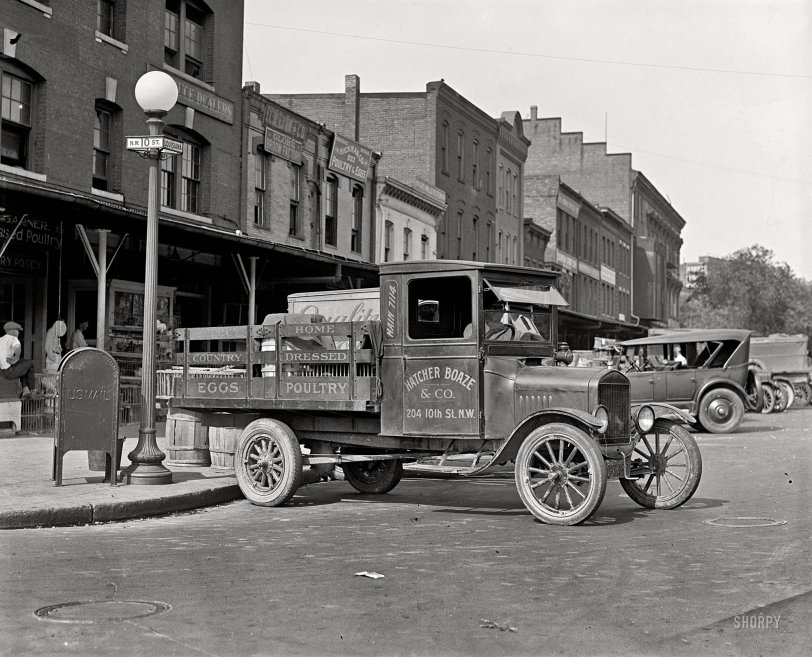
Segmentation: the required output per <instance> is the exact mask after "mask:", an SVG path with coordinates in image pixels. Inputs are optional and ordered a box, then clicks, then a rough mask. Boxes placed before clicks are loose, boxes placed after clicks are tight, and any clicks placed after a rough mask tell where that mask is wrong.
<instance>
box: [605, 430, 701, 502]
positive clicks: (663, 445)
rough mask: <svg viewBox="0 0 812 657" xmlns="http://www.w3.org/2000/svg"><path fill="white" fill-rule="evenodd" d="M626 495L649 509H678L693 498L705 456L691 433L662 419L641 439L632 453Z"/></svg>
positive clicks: (623, 485)
mask: <svg viewBox="0 0 812 657" xmlns="http://www.w3.org/2000/svg"><path fill="white" fill-rule="evenodd" d="M631 475H632V478H630V479H621V480H620V485H621V486H622V487H623V490H624V491H626V494H627V495H628V496H629V497H630V498H632V500H634V501H635V502H637V504H639V505H640V506H644V507H646V508H648V509H676V508H677V507H678V506H680V505H681V504H684V503H685V502H686V501H688V500H689V499H691V496H692V495H693V494H694V492H695V491H696V488H697V486H699V480H700V478H701V477H702V456H701V454H700V453H699V448H698V447H697V445H696V441H695V440H694V437H693V436H692V435H691V434H690V433H689V432H688V430H687V429H686V428H685V427H683V426H681V425H679V424H677V423H676V422H672V421H671V420H663V419H659V420H656V421H655V422H654V426H653V427H652V428H651V430H650V431H649V432H648V433H646V434H644V435H642V436H640V437H639V440H638V442H637V445H636V446H635V448H634V453H633V454H632V467H631Z"/></svg>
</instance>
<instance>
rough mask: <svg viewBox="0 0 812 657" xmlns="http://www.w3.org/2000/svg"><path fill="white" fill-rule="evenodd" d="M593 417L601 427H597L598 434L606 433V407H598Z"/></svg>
mask: <svg viewBox="0 0 812 657" xmlns="http://www.w3.org/2000/svg"><path fill="white" fill-rule="evenodd" d="M593 415H594V416H595V419H596V420H597V421H598V422H600V423H601V426H599V427H598V433H606V430H607V429H608V428H609V411H607V410H606V406H598V407H597V408H596V409H595V412H594V413H593Z"/></svg>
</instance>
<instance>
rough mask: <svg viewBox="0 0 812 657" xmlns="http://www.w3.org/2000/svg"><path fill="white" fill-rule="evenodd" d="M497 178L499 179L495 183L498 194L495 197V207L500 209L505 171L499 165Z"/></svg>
mask: <svg viewBox="0 0 812 657" xmlns="http://www.w3.org/2000/svg"><path fill="white" fill-rule="evenodd" d="M498 177H499V179H498V181H497V184H498V185H499V193H498V194H497V196H496V207H498V208H501V207H502V189H503V188H504V183H505V169H504V167H503V166H502V165H501V164H500V165H499V173H498Z"/></svg>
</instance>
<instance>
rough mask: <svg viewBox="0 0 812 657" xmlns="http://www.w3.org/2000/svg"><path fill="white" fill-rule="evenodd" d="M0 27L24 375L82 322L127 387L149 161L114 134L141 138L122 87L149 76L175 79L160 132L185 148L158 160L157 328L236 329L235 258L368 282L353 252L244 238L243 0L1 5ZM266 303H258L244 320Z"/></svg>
mask: <svg viewBox="0 0 812 657" xmlns="http://www.w3.org/2000/svg"><path fill="white" fill-rule="evenodd" d="M0 33H2V35H3V43H2V55H0V77H2V84H1V85H0V89H2V157H1V158H0V226H1V227H2V238H0V241H1V242H2V243H1V244H0V246H2V249H3V252H2V258H0V323H2V322H5V321H7V320H9V319H14V320H16V321H18V322H20V323H21V324H23V326H24V328H25V331H24V332H23V334H22V338H23V349H24V355H25V356H26V357H29V358H32V359H33V360H34V361H35V365H36V368H37V370H38V371H41V370H42V369H43V365H44V355H43V340H44V336H45V333H46V330H47V328H48V327H49V326H51V325H52V324H53V323H54V322H55V321H56V320H57V319H58V318H62V319H64V320H66V322H67V323H68V325H69V326H68V331H69V333H68V336H69V335H70V331H71V329H72V328H73V326H75V325H76V324H77V323H78V322H79V321H81V320H87V321H88V322H89V324H90V327H89V330H88V332H87V334H86V335H87V337H88V338H89V340H88V341H89V343H90V344H91V345H98V346H103V347H104V348H106V349H107V350H108V351H110V352H111V353H113V354H114V355H115V356H116V357H117V359H119V364H120V365H121V373H122V375H124V376H125V377H126V376H131V375H132V376H133V378H134V383H135V384H137V383H138V382H139V381H140V379H138V378H137V377H136V376H134V375H136V374H137V370H138V367H139V365H140V352H141V340H140V333H139V332H140V330H141V329H140V323H141V322H142V317H143V315H142V312H141V307H142V304H143V281H144V270H145V253H144V235H145V231H146V209H145V206H146V202H147V192H148V190H147V186H148V183H147V180H148V176H147V171H148V167H147V163H146V162H145V161H144V160H142V159H141V158H139V157H138V155H137V154H135V153H133V152H130V151H127V150H126V149H125V139H124V137H125V136H133V135H143V134H146V132H147V128H146V126H145V123H144V120H145V116H144V113H143V111H142V110H141V108H140V107H139V106H138V105H137V103H136V101H135V98H134V94H133V89H134V87H135V83H136V81H137V80H138V78H139V77H140V76H141V75H143V74H144V73H145V72H147V71H149V70H155V69H157V70H162V71H165V72H166V73H168V74H169V75H170V76H171V77H172V78H173V79H174V80H175V82H176V83H177V86H178V90H179V96H178V102H177V104H176V105H175V107H174V108H173V109H172V110H171V111H170V112H169V113H168V114H167V116H166V117H165V121H166V126H165V129H164V132H165V134H167V135H169V136H171V137H173V138H175V139H176V140H179V141H181V142H182V143H183V146H182V151H183V152H182V154H181V155H179V156H177V158H173V159H166V160H164V161H163V162H162V171H161V190H160V197H161V209H160V231H159V247H158V248H159V266H158V288H159V289H158V296H159V299H158V306H159V308H158V316H159V319H161V320H162V321H164V322H165V323H166V324H167V325H168V326H190V325H201V324H209V323H214V324H222V323H236V321H245V320H246V319H247V314H246V308H247V304H248V301H249V299H250V297H251V294H250V292H251V291H252V290H253V289H254V287H255V286H254V287H252V285H253V284H255V283H257V281H256V280H254V281H252V280H251V279H250V276H247V275H244V274H246V272H247V271H248V270H249V269H250V270H251V271H254V268H253V267H250V266H249V265H248V263H254V264H257V265H258V269H257V271H259V272H261V273H262V274H263V275H264V276H265V277H271V278H278V277H282V276H288V275H289V272H291V271H297V272H299V273H301V274H302V275H308V276H314V275H321V276H326V275H334V274H335V273H336V263H337V262H342V263H345V264H344V266H343V271H342V275H343V277H344V281H345V284H346V282H347V281H348V280H351V281H353V283H355V282H358V281H359V280H360V281H362V283H363V284H365V285H367V284H370V282H372V281H374V280H376V276H375V273H374V267H372V266H371V265H369V264H366V263H364V262H363V261H362V259H361V258H358V259H354V260H350V259H349V258H341V257H340V256H339V254H336V255H335V256H334V255H332V254H330V253H324V252H322V251H318V250H315V249H310V248H305V247H304V246H303V245H293V244H288V243H282V244H278V243H277V242H274V241H273V240H274V238H275V236H274V235H268V236H264V235H258V234H251V232H250V229H249V226H248V225H247V224H248V222H247V217H248V216H249V212H248V210H247V208H246V207H245V206H246V204H247V199H246V198H245V197H244V194H243V191H244V189H245V187H244V186H243V185H242V182H243V179H242V173H241V172H242V169H243V166H242V164H243V157H242V154H243V150H244V145H243V125H242V113H241V104H242V93H241V92H242V86H241V82H240V81H241V60H242V42H243V2H242V0H236V1H234V0H231V1H229V0H207V2H205V3H204V2H201V1H198V0H143V1H142V2H138V3H135V2H132V1H130V2H126V1H124V0H120V1H119V0H103V1H100V2H97V3H92V2H78V3H57V2H41V1H36V0H4V1H3V12H2V13H0ZM285 212H286V214H285V222H287V221H288V214H287V212H288V210H287V209H286V211H285ZM103 260H106V264H107V266H106V267H104V266H102V267H99V263H100V262H102V261H103ZM260 278H261V276H260ZM100 286H101V292H100V290H99V287H100ZM249 288H251V289H249ZM275 303H276V302H275V301H274V300H273V299H271V298H265V297H257V299H256V307H257V311H258V313H261V312H263V311H265V310H272V309H278V307H279V306H278V305H276V306H274V304H275ZM271 306H274V307H273V308H272V307H271ZM282 308H284V306H282ZM68 336H65V337H66V338H67V337H68ZM164 355H165V354H164V352H163V351H160V350H159V360H160V359H161V357H162V356H164ZM160 366H161V364H160V362H159V367H160Z"/></svg>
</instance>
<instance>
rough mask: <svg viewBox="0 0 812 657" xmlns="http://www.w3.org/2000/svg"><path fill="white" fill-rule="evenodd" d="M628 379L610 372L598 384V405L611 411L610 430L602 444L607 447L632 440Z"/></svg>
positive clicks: (603, 437)
mask: <svg viewBox="0 0 812 657" xmlns="http://www.w3.org/2000/svg"><path fill="white" fill-rule="evenodd" d="M630 398H631V395H630V388H629V381H628V379H627V378H626V377H625V376H623V375H622V374H619V373H617V372H609V373H607V375H606V376H604V377H603V379H601V382H600V383H599V384H598V403H599V404H602V405H603V406H605V407H606V409H607V410H608V411H609V428H608V429H607V430H606V433H605V434H604V435H603V436H602V438H601V442H602V443H604V444H607V445H617V444H621V443H628V442H629V440H631V406H630V402H629V400H630Z"/></svg>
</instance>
